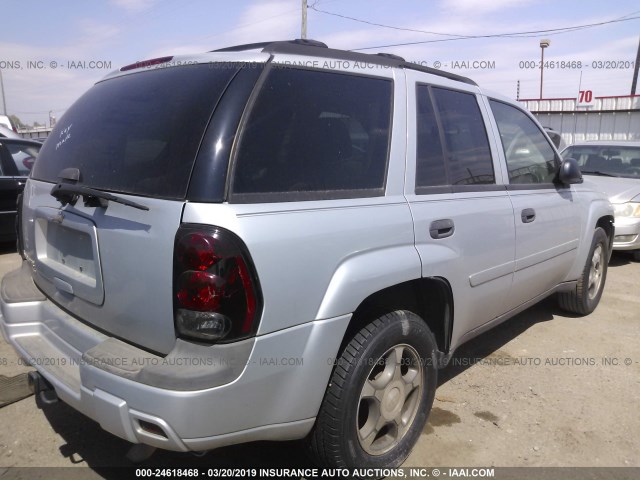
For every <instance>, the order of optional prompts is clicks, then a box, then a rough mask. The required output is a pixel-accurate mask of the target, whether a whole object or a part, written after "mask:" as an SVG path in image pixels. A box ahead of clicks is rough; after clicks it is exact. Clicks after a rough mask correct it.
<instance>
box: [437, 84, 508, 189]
mask: <svg viewBox="0 0 640 480" xmlns="http://www.w3.org/2000/svg"><path fill="white" fill-rule="evenodd" d="M432 92H433V95H434V98H435V103H436V107H437V108H436V110H437V112H438V114H439V115H440V122H441V124H442V129H443V133H444V141H445V154H446V158H447V162H448V165H449V182H450V183H451V185H477V184H493V183H495V175H494V171H493V161H492V159H491V149H490V147H489V140H488V138H487V131H486V128H485V124H484V120H483V119H482V113H481V112H480V107H479V106H478V101H477V100H476V97H475V95H473V94H470V93H464V92H457V91H454V90H447V89H444V88H432Z"/></svg>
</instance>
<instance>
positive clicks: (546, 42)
mask: <svg viewBox="0 0 640 480" xmlns="http://www.w3.org/2000/svg"><path fill="white" fill-rule="evenodd" d="M549 45H551V40H540V51H541V52H542V53H541V57H540V100H542V79H543V76H544V49H545V48H547V47H548V46H549Z"/></svg>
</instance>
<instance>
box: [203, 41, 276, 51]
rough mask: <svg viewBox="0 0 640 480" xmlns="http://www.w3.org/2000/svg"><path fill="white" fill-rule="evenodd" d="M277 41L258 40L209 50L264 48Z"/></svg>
mask: <svg viewBox="0 0 640 480" xmlns="http://www.w3.org/2000/svg"><path fill="white" fill-rule="evenodd" d="M272 43H275V42H258V43H244V44H242V45H233V46H232V47H225V48H217V49H216V50H209V51H210V52H242V51H244V50H257V49H259V48H264V47H266V46H267V45H271V44H272Z"/></svg>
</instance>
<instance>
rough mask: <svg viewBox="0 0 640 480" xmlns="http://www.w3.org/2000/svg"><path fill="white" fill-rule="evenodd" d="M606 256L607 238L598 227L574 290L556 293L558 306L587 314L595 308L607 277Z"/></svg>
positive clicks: (607, 255) (607, 253) (607, 254)
mask: <svg viewBox="0 0 640 480" xmlns="http://www.w3.org/2000/svg"><path fill="white" fill-rule="evenodd" d="M608 258H609V238H608V237H607V234H606V233H605V231H604V230H603V229H602V228H600V227H598V228H596V229H595V232H594V233H593V240H592V241H591V248H590V249H589V255H588V256H587V262H586V264H585V266H584V269H583V270H582V275H581V276H580V278H579V279H578V284H577V285H576V288H575V290H573V291H571V292H561V293H559V294H558V303H559V304H560V308H562V309H563V310H566V311H568V312H572V313H577V314H579V315H588V314H589V313H591V312H593V311H594V310H595V309H596V307H597V306H598V303H599V302H600V297H602V291H603V290H604V284H605V281H606V279H607V266H608Z"/></svg>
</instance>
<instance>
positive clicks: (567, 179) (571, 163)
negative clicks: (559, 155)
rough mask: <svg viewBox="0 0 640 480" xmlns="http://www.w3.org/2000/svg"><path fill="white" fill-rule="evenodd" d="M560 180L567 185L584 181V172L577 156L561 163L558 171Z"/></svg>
mask: <svg viewBox="0 0 640 480" xmlns="http://www.w3.org/2000/svg"><path fill="white" fill-rule="evenodd" d="M558 180H560V181H561V182H562V183H564V184H565V185H570V184H572V183H582V172H580V167H579V166H578V162H577V161H576V160H575V158H566V159H564V160H563V161H562V163H561V164H560V170H559V171H558Z"/></svg>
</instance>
